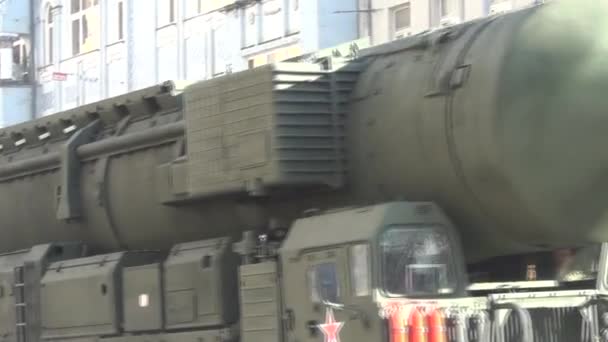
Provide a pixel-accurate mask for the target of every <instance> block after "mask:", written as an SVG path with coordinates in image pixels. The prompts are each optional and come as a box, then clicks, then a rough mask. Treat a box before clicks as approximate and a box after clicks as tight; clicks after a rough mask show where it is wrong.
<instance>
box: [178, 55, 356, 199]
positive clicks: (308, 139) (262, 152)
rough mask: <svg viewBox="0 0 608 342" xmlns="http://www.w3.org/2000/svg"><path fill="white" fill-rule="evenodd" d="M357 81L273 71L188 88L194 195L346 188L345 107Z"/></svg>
mask: <svg viewBox="0 0 608 342" xmlns="http://www.w3.org/2000/svg"><path fill="white" fill-rule="evenodd" d="M357 75H358V72H356V71H336V72H327V71H321V70H319V69H318V66H313V65H307V64H298V63H293V64H275V65H268V66H263V67H260V68H256V69H252V70H248V71H244V72H241V73H236V74H233V75H228V76H225V77H222V78H218V79H214V80H211V81H208V82H202V83H199V84H195V85H193V86H191V87H189V88H188V89H187V90H186V91H185V93H184V108H185V113H186V123H187V130H186V132H187V143H188V155H189V188H190V191H191V193H192V194H193V195H199V196H206V195H207V196H208V195H214V194H221V193H228V192H241V191H246V190H249V191H252V192H255V191H263V190H264V189H265V188H266V187H276V186H283V185H309V186H329V187H340V186H341V185H343V183H344V176H345V171H346V170H345V151H344V115H345V111H346V109H345V105H346V104H347V101H348V98H349V95H350V92H351V89H352V87H353V84H354V82H355V81H356V79H357Z"/></svg>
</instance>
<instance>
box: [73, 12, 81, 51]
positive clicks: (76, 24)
mask: <svg viewBox="0 0 608 342" xmlns="http://www.w3.org/2000/svg"><path fill="white" fill-rule="evenodd" d="M79 53H80V19H76V20H73V21H72V55H77V54H79Z"/></svg>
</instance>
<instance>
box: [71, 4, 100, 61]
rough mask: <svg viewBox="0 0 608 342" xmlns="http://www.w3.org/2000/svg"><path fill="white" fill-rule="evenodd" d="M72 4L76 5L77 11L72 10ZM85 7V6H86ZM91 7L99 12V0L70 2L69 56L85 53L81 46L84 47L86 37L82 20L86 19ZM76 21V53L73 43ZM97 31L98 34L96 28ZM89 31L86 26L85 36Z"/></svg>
mask: <svg viewBox="0 0 608 342" xmlns="http://www.w3.org/2000/svg"><path fill="white" fill-rule="evenodd" d="M74 2H77V3H78V9H77V10H74V8H73V5H74ZM87 4H88V6H87V7H85V5H87ZM92 7H97V9H98V10H99V0H70V26H69V27H70V38H71V40H70V42H71V54H72V56H77V55H80V54H82V53H85V51H82V46H83V45H84V43H85V41H86V38H87V37H86V36H85V32H84V31H85V30H84V29H85V25H84V19H85V18H86V12H87V10H88V9H89V8H92ZM75 21H78V37H77V39H78V41H77V43H78V51H76V49H75V47H76V46H75V42H74V22H75ZM96 29H97V30H98V32H97V33H99V29H98V28H96ZM89 31H90V28H89V27H88V24H87V34H88V32H89Z"/></svg>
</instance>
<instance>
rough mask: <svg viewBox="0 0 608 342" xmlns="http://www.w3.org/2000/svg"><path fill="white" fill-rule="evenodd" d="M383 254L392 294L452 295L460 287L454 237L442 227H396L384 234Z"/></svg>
mask: <svg viewBox="0 0 608 342" xmlns="http://www.w3.org/2000/svg"><path fill="white" fill-rule="evenodd" d="M380 253H381V255H382V272H383V277H382V281H383V289H384V291H385V292H386V293H387V294H388V295H389V296H421V295H422V296H428V295H441V294H451V293H453V291H454V289H455V287H456V275H455V270H454V266H453V260H454V258H453V256H452V249H451V246H450V240H449V238H448V236H447V235H446V234H445V233H444V232H443V231H442V230H440V229H439V228H435V227H423V228H409V227H406V226H396V227H392V228H390V229H388V230H386V231H385V232H384V233H382V235H381V238H380Z"/></svg>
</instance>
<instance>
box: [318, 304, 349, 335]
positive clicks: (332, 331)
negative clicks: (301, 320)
mask: <svg viewBox="0 0 608 342" xmlns="http://www.w3.org/2000/svg"><path fill="white" fill-rule="evenodd" d="M343 325H344V323H343V322H336V319H335V318H334V310H332V309H331V308H328V309H327V310H326V311H325V323H324V324H319V329H320V330H321V332H323V335H324V336H325V342H340V330H342V326H343Z"/></svg>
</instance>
